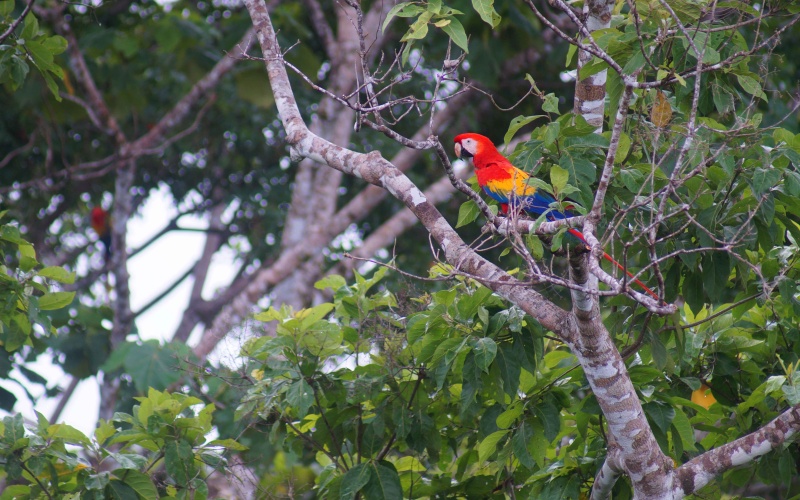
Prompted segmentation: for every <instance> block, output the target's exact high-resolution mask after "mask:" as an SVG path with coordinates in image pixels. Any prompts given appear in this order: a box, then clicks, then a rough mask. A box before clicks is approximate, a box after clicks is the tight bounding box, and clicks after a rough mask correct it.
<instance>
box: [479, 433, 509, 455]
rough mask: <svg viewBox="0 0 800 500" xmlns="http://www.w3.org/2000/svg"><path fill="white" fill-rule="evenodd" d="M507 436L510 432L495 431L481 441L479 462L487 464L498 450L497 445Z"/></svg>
mask: <svg viewBox="0 0 800 500" xmlns="http://www.w3.org/2000/svg"><path fill="white" fill-rule="evenodd" d="M506 434H508V431H507V430H503V431H495V432H493V433H491V434H489V435H488V436H486V438H484V440H483V441H481V444H479V445H478V462H485V461H486V459H487V458H489V457H490V456H491V455H492V454H493V453H494V452H495V450H497V444H498V443H499V442H500V440H501V439H503V438H504V437H505V436H506Z"/></svg>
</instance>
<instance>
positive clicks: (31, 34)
mask: <svg viewBox="0 0 800 500" xmlns="http://www.w3.org/2000/svg"><path fill="white" fill-rule="evenodd" d="M38 34H39V20H38V19H36V16H34V15H33V14H32V13H30V12H28V15H27V16H25V24H24V28H22V33H20V35H19V37H20V38H22V39H23V40H25V42H26V45H27V43H28V41H29V40H33V39H34V38H36V36H37V35H38Z"/></svg>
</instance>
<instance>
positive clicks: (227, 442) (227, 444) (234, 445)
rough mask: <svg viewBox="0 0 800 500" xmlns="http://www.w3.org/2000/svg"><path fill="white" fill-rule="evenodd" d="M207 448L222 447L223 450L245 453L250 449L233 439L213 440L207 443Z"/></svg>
mask: <svg viewBox="0 0 800 500" xmlns="http://www.w3.org/2000/svg"><path fill="white" fill-rule="evenodd" d="M208 446H222V447H223V448H226V449H228V450H233V451H247V450H249V449H250V448H248V447H247V446H245V445H243V444H241V443H240V442H238V441H236V440H235V439H215V440H213V441H211V442H210V443H208Z"/></svg>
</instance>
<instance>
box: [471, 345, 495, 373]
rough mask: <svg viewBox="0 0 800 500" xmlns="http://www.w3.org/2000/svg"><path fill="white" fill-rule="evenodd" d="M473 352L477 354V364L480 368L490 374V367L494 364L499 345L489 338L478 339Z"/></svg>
mask: <svg viewBox="0 0 800 500" xmlns="http://www.w3.org/2000/svg"><path fill="white" fill-rule="evenodd" d="M472 351H473V352H474V353H475V364H476V365H477V366H478V368H479V369H481V370H483V371H484V372H486V373H489V365H491V364H492V361H494V357H495V356H496V355H497V344H496V343H495V341H494V340H492V339H490V338H489V337H483V338H481V339H478V341H477V342H476V343H475V347H473V348H472Z"/></svg>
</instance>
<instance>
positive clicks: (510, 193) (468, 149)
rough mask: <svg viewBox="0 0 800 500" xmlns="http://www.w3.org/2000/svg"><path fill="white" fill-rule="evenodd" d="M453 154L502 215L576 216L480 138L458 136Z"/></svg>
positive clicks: (484, 139) (476, 136)
mask: <svg viewBox="0 0 800 500" xmlns="http://www.w3.org/2000/svg"><path fill="white" fill-rule="evenodd" d="M454 142H455V153H456V156H457V157H459V158H472V164H473V165H474V166H475V175H476V177H477V178H478V185H479V186H480V187H481V188H483V191H484V192H485V193H486V194H487V195H489V196H490V197H491V198H492V199H494V200H496V201H498V202H499V203H500V209H501V210H502V211H503V213H508V208H509V205H511V206H512V207H518V208H519V209H520V210H524V211H526V212H528V213H530V214H533V215H535V216H539V215H542V214H544V213H547V218H548V219H550V220H559V219H566V218H568V217H574V216H575V214H574V213H572V212H570V211H569V210H564V211H560V210H557V209H556V208H554V205H553V204H554V203H556V199H555V198H553V197H552V196H551V195H550V194H549V193H545V192H543V191H541V190H539V189H537V188H536V187H535V186H532V185H530V184H529V183H528V179H529V178H530V175H528V174H527V173H526V172H524V171H523V170H520V169H518V168H517V167H515V166H514V165H512V164H511V162H510V161H508V159H507V158H506V157H505V156H503V155H502V154H501V153H500V151H498V150H497V148H496V147H494V144H492V141H491V140H490V139H489V138H488V137H485V136H483V135H480V134H472V133H470V134H460V135H457V136H456V138H455V139H454ZM567 231H568V232H569V233H570V234H571V235H573V236H575V237H576V238H578V239H579V240H581V241H582V242H584V243H586V238H584V236H583V233H581V232H580V231H578V230H577V229H572V228H570V229H567ZM587 245H588V244H587ZM603 257H604V258H605V259H606V260H607V261H609V262H611V263H612V264H614V265H615V266H617V267H618V268H619V269H621V270H622V271H624V272H625V273H626V274H627V275H628V276H629V277H631V278H633V275H632V274H631V273H630V272H628V270H627V269H625V267H624V266H623V265H622V264H620V263H619V262H617V261H616V260H614V259H613V258H612V257H611V256H610V255H608V254H607V253H606V252H603ZM634 281H635V282H636V284H637V285H639V286H641V287H642V289H644V290H645V291H646V292H647V293H648V294H649V295H650V296H651V297H653V298H655V299H656V300H660V299H659V298H658V295H656V293H655V292H654V291H653V290H651V289H650V288H648V287H647V285H645V284H644V283H642V282H641V281H639V280H638V279H634Z"/></svg>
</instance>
